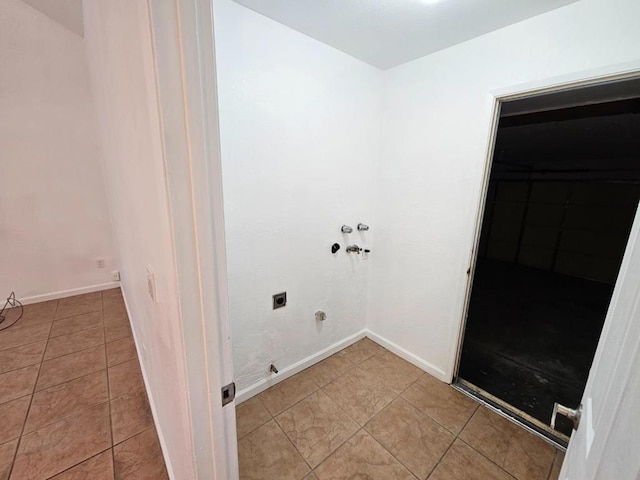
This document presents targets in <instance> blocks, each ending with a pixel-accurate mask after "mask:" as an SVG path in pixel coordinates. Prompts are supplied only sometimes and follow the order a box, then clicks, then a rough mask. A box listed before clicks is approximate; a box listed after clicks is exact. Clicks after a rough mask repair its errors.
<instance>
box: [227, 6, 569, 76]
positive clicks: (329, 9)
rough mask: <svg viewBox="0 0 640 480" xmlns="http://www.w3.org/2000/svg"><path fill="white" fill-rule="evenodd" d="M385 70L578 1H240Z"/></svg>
mask: <svg viewBox="0 0 640 480" xmlns="http://www.w3.org/2000/svg"><path fill="white" fill-rule="evenodd" d="M235 1H236V2H237V3H239V4H241V5H244V6H245V7H248V8H250V9H252V10H254V11H256V12H258V13H261V14H262V15H264V16H266V17H269V18H271V19H273V20H275V21H277V22H279V23H282V24H284V25H286V26H288V27H290V28H293V29H294V30H297V31H299V32H301V33H304V34H305V35H308V36H310V37H313V38H315V39H317V40H319V41H321V42H323V43H326V44H327V45H330V46H332V47H335V48H337V49H338V50H342V51H343V52H345V53H347V54H349V55H351V56H353V57H355V58H358V59H360V60H362V61H363V62H366V63H369V64H371V65H373V66H375V67H378V68H381V69H388V68H391V67H395V66H396V65H400V64H403V63H406V62H408V61H411V60H414V59H416V58H419V57H422V56H424V55H428V54H430V53H433V52H435V51H438V50H442V49H443V48H447V47H450V46H452V45H455V44H457V43H461V42H464V41H466V40H469V39H471V38H474V37H477V36H480V35H483V34H485V33H488V32H491V31H493V30H497V29H499V28H502V27H505V26H507V25H511V24H513V23H516V22H519V21H522V20H525V19H527V18H530V17H533V16H536V15H539V14H541V13H544V12H548V11H550V10H554V9H556V8H559V7H562V6H564V5H568V4H570V3H574V2H576V1H577V0H235Z"/></svg>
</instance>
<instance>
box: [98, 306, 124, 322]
mask: <svg viewBox="0 0 640 480" xmlns="http://www.w3.org/2000/svg"><path fill="white" fill-rule="evenodd" d="M102 318H103V321H104V324H105V325H120V324H128V323H129V317H128V315H127V310H126V309H125V308H124V306H123V305H113V306H110V307H108V308H105V309H104V310H103V312H102Z"/></svg>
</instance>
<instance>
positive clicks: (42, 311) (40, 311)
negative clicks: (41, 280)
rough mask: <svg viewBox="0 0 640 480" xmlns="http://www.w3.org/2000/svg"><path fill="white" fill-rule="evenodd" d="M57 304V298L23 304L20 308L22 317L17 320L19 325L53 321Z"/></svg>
mask: <svg viewBox="0 0 640 480" xmlns="http://www.w3.org/2000/svg"><path fill="white" fill-rule="evenodd" d="M57 306H58V300H50V301H48V302H39V303H32V304H30V305H25V306H24V307H23V310H22V317H21V318H20V320H19V322H20V325H27V324H29V325H35V324H37V323H51V322H53V317H54V315H55V313H56V308H57Z"/></svg>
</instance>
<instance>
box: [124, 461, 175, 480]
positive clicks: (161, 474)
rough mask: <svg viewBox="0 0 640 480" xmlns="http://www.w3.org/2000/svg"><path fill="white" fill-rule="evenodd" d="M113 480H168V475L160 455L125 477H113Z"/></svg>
mask: <svg viewBox="0 0 640 480" xmlns="http://www.w3.org/2000/svg"><path fill="white" fill-rule="evenodd" d="M115 480H169V474H168V473H167V468H166V466H165V464H164V459H163V458H162V456H161V455H158V456H156V457H153V458H152V459H151V460H149V461H148V462H147V463H145V464H144V465H141V466H140V468H139V469H137V470H136V471H135V472H133V473H132V474H131V475H127V476H126V477H122V478H119V477H115Z"/></svg>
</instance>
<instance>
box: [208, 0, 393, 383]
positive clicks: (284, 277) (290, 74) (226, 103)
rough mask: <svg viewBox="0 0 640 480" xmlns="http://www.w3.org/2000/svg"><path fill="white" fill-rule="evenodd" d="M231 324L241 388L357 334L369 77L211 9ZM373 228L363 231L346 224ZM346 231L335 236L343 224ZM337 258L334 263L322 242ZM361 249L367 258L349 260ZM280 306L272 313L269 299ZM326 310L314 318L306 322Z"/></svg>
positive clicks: (312, 46)
mask: <svg viewBox="0 0 640 480" xmlns="http://www.w3.org/2000/svg"><path fill="white" fill-rule="evenodd" d="M214 18H215V22H216V23H215V28H216V53H217V57H218V58H217V61H218V78H219V102H220V128H221V146H222V165H223V180H224V197H225V222H226V236H227V259H228V270H229V300H230V318H231V323H232V325H231V327H232V334H233V350H234V366H235V375H236V382H237V384H238V387H239V388H240V389H242V388H245V387H247V386H249V385H251V384H253V383H255V382H257V381H259V380H261V379H263V378H265V377H267V376H269V372H268V368H269V365H270V364H271V363H275V364H276V365H277V366H278V367H279V368H280V369H282V368H284V367H287V366H290V365H292V364H293V363H295V362H297V361H300V360H301V359H303V358H305V357H307V356H309V355H312V354H315V353H317V352H318V351H320V350H322V349H324V348H326V347H328V346H330V345H332V344H334V343H336V342H338V341H340V340H343V339H344V338H345V337H347V336H349V335H351V334H354V333H356V332H358V331H360V330H362V329H363V328H364V326H365V311H366V302H367V281H368V272H369V268H370V267H371V264H372V262H373V260H374V255H375V247H374V246H373V244H372V238H373V236H375V231H376V224H375V220H374V219H373V201H374V197H375V192H374V189H373V187H374V185H375V174H376V171H375V165H376V163H377V162H376V159H377V157H378V156H379V155H380V146H381V145H380V108H381V105H380V95H381V85H380V73H381V72H379V71H378V70H376V69H374V68H373V67H370V66H369V65H366V64H364V63H362V62H360V61H358V60H355V59H353V58H351V57H349V56H347V55H345V54H343V53H341V52H339V51H337V50H334V49H333V48H331V47H327V46H326V45H323V44H321V43H320V42H317V41H315V40H313V39H311V38H309V37H306V36H304V35H302V34H300V33H298V32H295V31H293V30H291V29H289V28H287V27H284V26H282V25H280V24H277V23H275V22H274V21H272V20H269V19H267V18H265V17H262V16H261V15H258V14H256V13H254V12H252V11H250V10H248V9H246V8H244V7H241V6H239V5H237V4H235V3H233V2H231V1H230V0H219V1H216V3H215V17H214ZM358 222H363V223H366V224H370V225H371V227H372V228H371V231H370V232H368V233H366V234H365V233H359V232H356V231H355V227H356V224H357V223H358ZM343 223H346V224H349V225H351V226H352V227H354V233H352V234H351V235H349V236H345V235H343V234H341V233H340V226H341V225H342V224H343ZM334 242H339V243H340V244H341V245H342V249H341V250H340V251H339V252H338V253H337V254H336V255H335V256H334V255H332V254H331V252H330V246H331V244H332V243H334ZM348 242H351V243H357V244H360V245H366V246H372V247H373V248H374V250H373V254H372V255H371V258H369V259H368V260H365V259H363V256H362V255H353V254H347V253H346V252H345V249H344V247H345V245H346V244H347V243H348ZM282 291H287V293H288V304H287V306H286V307H284V308H282V309H279V310H272V306H271V296H272V295H273V294H275V293H278V292H282ZM319 309H321V310H324V311H325V312H326V313H327V320H326V321H325V322H317V321H316V320H315V318H314V312H315V311H316V310H319Z"/></svg>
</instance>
